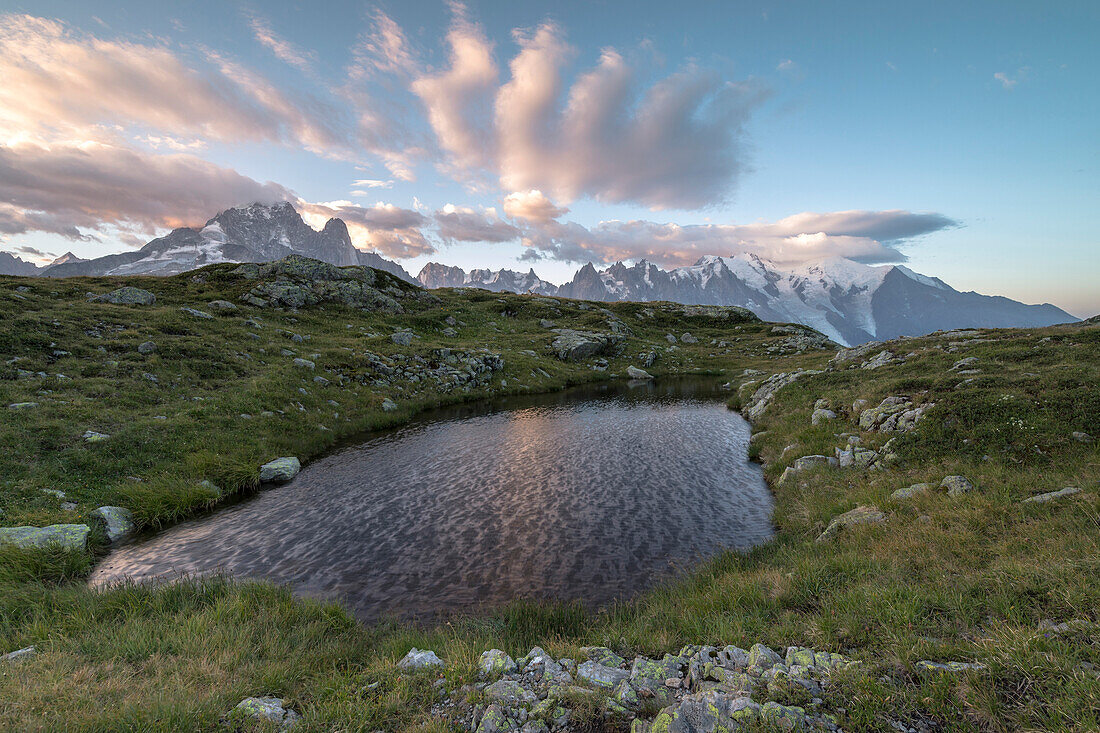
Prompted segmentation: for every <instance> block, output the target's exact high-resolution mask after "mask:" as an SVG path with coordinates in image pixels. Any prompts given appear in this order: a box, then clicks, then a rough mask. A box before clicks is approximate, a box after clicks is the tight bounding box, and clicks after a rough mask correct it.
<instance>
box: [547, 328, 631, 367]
mask: <svg viewBox="0 0 1100 733" xmlns="http://www.w3.org/2000/svg"><path fill="white" fill-rule="evenodd" d="M554 333H556V334H557V338H555V339H554V342H553V343H552V344H551V345H550V347H551V348H552V349H553V351H554V354H555V355H556V356H557V357H558V358H559V359H561V360H562V361H580V360H581V359H587V358H589V357H591V356H598V355H601V354H610V353H611V352H612V351H613V350H614V349H615V347H616V346H618V344H619V342H620V340H621V337H620V336H618V335H617V334H610V333H594V332H590V331H574V330H573V329H569V328H556V329H554Z"/></svg>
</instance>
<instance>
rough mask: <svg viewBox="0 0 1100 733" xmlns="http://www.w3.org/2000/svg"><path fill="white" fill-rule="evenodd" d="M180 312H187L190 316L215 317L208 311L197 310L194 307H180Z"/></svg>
mask: <svg viewBox="0 0 1100 733" xmlns="http://www.w3.org/2000/svg"><path fill="white" fill-rule="evenodd" d="M180 312H182V313H186V314H187V315H189V316H194V317H195V318H203V319H210V318H213V317H214V316H212V315H210V314H209V313H207V312H206V311H200V310H195V309H194V308H180Z"/></svg>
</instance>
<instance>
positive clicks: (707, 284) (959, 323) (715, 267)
mask: <svg viewBox="0 0 1100 733" xmlns="http://www.w3.org/2000/svg"><path fill="white" fill-rule="evenodd" d="M418 279H419V280H420V282H421V284H423V285H424V287H427V288H434V287H455V286H472V287H484V288H486V289H489V290H498V291H499V290H510V291H513V292H537V293H539V294H543V295H559V296H562V297H567V298H579V299H584V300H603V301H617V300H635V301H653V300H670V301H673V302H678V303H689V304H698V305H737V306H742V307H744V308H748V309H750V310H752V311H753V312H754V313H756V314H757V315H758V316H760V317H761V318H763V319H765V320H769V321H781V322H793V323H803V324H805V325H807V326H811V327H813V328H815V329H817V330H818V331H821V332H822V333H824V334H825V335H827V336H829V337H830V338H832V339H833V340H835V341H838V342H841V343H845V344H849V345H854V344H859V343H863V342H866V341H871V340H875V339H891V338H897V337H900V336H916V335H921V334H926V333H931V332H932V331H937V330H944V329H953V328H983V327H984V328H996V327H1013V326H1015V327H1027V326H1049V325H1053V324H1055V323H1068V322H1071V321H1076V320H1077V319H1076V318H1074V317H1073V316H1071V315H1070V314H1068V313H1066V312H1065V311H1063V310H1061V309H1059V308H1056V307H1055V306H1053V305H1049V304H1044V305H1025V304H1023V303H1019V302H1017V301H1014V300H1010V299H1009V298H1003V297H1000V296H988V295H980V294H978V293H961V292H959V291H957V290H955V289H953V288H952V287H950V286H949V285H947V284H946V283H945V282H943V281H942V280H940V279H938V278H933V277H927V276H925V275H920V274H918V273H915V272H913V271H912V270H910V269H908V268H906V267H901V266H894V265H882V266H877V267H872V266H869V265H864V264H861V263H858V262H854V261H852V260H848V259H844V258H839V257H838V258H830V259H824V260H820V261H817V262H813V263H809V264H806V265H801V266H799V267H795V268H791V269H784V268H781V267H778V266H777V265H775V264H774V263H771V262H768V261H766V260H763V259H761V258H759V257H757V256H755V255H736V256H733V257H715V256H708V257H703V258H701V259H700V260H699V261H698V262H696V263H695V264H694V265H691V266H690V267H679V268H676V269H673V270H662V269H661V268H660V267H658V266H657V265H654V264H653V263H651V262H646V261H644V260H643V261H641V262H638V263H637V264H634V265H632V266H628V265H624V264H623V263H621V262H617V263H615V264H614V265H612V266H610V267H608V268H607V269H605V270H602V271H601V270H597V269H596V268H595V267H593V266H592V265H591V264H588V265H585V266H584V267H582V268H581V269H580V270H578V271H577V273H576V275H574V277H573V279H572V280H571V281H570V282H568V283H565V284H564V285H562V286H560V287H557V288H555V287H554V286H553V285H552V284H551V283H547V282H545V281H544V280H541V279H539V278H538V276H537V275H535V273H534V271H532V272H529V273H528V274H526V275H521V274H519V273H516V272H512V271H509V270H500V271H497V272H494V273H490V272H489V271H487V270H474V271H472V272H470V273H469V274H467V273H465V272H464V271H463V270H461V269H460V268H457V267H447V266H445V265H438V264H436V263H429V264H428V265H426V266H425V267H424V269H423V270H421V271H420V274H419V276H418Z"/></svg>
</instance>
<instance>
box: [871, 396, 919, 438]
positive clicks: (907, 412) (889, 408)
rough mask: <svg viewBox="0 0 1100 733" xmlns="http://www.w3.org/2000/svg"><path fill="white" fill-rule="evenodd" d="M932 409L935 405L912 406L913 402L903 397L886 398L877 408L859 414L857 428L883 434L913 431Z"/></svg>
mask: <svg viewBox="0 0 1100 733" xmlns="http://www.w3.org/2000/svg"><path fill="white" fill-rule="evenodd" d="M933 407H935V403H931V402H929V403H925V404H923V405H919V406H914V404H913V401H912V400H909V399H906V398H905V397H896V396H894V397H887V398H886V399H884V400H883V401H882V402H880V403H879V404H878V405H877V406H875V407H871V408H868V409H866V410H864V411H863V412H861V413H860V415H859V427H860V429H861V430H869V431H878V432H883V433H889V432H908V431H910V430H913V429H915V428H916V427H917V423H918V422H920V420H921V418H923V417H924V416H925V414H926V413H927V412H928V411H929V410H930V409H932V408H933Z"/></svg>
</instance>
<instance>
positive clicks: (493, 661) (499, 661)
mask: <svg viewBox="0 0 1100 733" xmlns="http://www.w3.org/2000/svg"><path fill="white" fill-rule="evenodd" d="M477 668H478V670H479V671H480V672H481V674H483V675H496V674H504V673H505V672H511V671H512V670H514V669H515V668H516V662H515V660H514V659H512V658H511V657H510V656H508V655H507V654H506V653H505V652H502V651H501V650H500V649H490V650H489V651H487V652H484V653H483V654H482V655H481V659H479V660H478V663H477Z"/></svg>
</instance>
